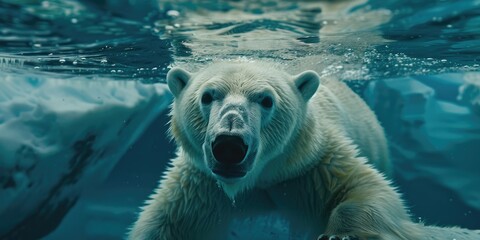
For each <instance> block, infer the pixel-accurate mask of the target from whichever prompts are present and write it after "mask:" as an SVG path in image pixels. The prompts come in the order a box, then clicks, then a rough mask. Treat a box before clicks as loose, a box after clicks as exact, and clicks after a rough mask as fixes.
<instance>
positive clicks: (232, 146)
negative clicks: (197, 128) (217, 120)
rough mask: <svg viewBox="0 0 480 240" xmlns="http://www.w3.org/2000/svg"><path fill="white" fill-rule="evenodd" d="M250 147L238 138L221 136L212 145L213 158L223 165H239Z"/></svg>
mask: <svg viewBox="0 0 480 240" xmlns="http://www.w3.org/2000/svg"><path fill="white" fill-rule="evenodd" d="M247 151H248V146H247V145H245V143H244V142H243V139H242V138H240V137H238V136H229V135H220V136H218V137H217V138H216V139H215V141H214V142H213V143H212V152H213V157H214V158H215V160H217V161H218V162H220V163H223V164H231V165H232V164H238V163H241V162H242V161H243V159H244V158H245V156H246V155H247Z"/></svg>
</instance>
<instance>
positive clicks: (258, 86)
mask: <svg viewBox="0 0 480 240" xmlns="http://www.w3.org/2000/svg"><path fill="white" fill-rule="evenodd" d="M167 84H168V87H169V88H170V90H171V92H172V93H173V95H174V97H175V100H174V103H173V105H172V111H171V117H172V119H171V125H170V131H171V134H172V135H173V137H174V138H175V140H176V141H177V143H178V144H179V145H180V146H181V149H182V150H183V152H184V153H183V154H185V155H186V158H187V159H190V160H191V161H193V163H194V164H195V166H197V167H198V168H199V169H201V170H203V171H205V172H206V173H207V174H208V175H211V176H213V177H214V178H215V179H216V180H217V181H218V183H219V184H220V185H221V186H222V187H223V189H224V190H225V192H226V193H227V195H229V196H230V197H231V198H233V197H234V196H235V195H236V194H237V193H238V192H240V191H243V190H245V189H247V188H249V187H252V186H254V185H255V182H256V181H257V179H258V178H259V177H261V175H262V173H263V172H264V171H268V169H265V166H266V165H267V163H269V162H271V161H275V160H276V159H278V158H279V156H281V155H282V154H283V153H284V151H285V150H286V148H287V146H288V145H289V144H290V142H291V139H292V136H293V135H294V134H295V133H297V132H298V130H299V128H300V127H301V125H302V124H303V122H304V119H305V115H306V109H307V102H308V100H309V99H310V98H311V97H312V96H313V95H314V94H315V92H316V90H317V88H318V87H319V84H320V80H319V76H318V75H317V73H315V72H313V71H305V72H302V73H300V74H298V75H296V76H292V75H289V74H287V73H286V72H284V71H282V70H281V69H279V68H278V67H277V66H276V65H273V64H268V63H258V62H248V63H247V62H226V63H215V64H212V65H210V66H208V67H206V68H204V69H203V70H201V71H199V72H197V73H190V72H188V71H186V70H184V69H182V68H173V69H171V70H170V71H169V72H168V74H167Z"/></svg>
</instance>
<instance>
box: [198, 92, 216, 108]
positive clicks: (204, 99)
mask: <svg viewBox="0 0 480 240" xmlns="http://www.w3.org/2000/svg"><path fill="white" fill-rule="evenodd" d="M201 101H202V104H204V105H209V104H210V103H212V101H213V97H212V94H211V93H209V92H205V93H203V95H202V100H201Z"/></svg>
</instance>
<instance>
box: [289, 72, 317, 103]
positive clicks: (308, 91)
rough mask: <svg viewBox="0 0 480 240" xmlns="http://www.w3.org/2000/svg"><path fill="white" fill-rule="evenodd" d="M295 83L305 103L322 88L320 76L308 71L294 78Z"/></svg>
mask: <svg viewBox="0 0 480 240" xmlns="http://www.w3.org/2000/svg"><path fill="white" fill-rule="evenodd" d="M293 82H294V83H295V86H296V87H297V89H298V91H299V92H300V94H301V95H302V97H303V99H304V100H305V101H308V100H309V99H310V98H311V97H312V96H313V94H315V92H317V89H318V86H320V76H318V74H317V73H316V72H314V71H311V70H308V71H305V72H302V73H300V74H298V75H296V76H294V77H293Z"/></svg>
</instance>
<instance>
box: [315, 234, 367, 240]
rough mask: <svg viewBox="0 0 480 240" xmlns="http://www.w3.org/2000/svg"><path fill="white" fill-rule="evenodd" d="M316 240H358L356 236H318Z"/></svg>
mask: <svg viewBox="0 0 480 240" xmlns="http://www.w3.org/2000/svg"><path fill="white" fill-rule="evenodd" d="M317 240H359V238H358V237H356V236H338V235H326V234H322V235H320V236H319V237H318V238H317Z"/></svg>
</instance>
